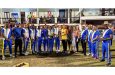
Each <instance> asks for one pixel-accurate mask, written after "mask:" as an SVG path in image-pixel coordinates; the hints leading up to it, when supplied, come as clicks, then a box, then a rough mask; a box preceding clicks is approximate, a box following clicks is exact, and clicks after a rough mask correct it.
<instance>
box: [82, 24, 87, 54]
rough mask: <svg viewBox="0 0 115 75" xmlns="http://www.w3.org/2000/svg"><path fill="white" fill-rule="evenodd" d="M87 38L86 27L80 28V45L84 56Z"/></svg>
mask: <svg viewBox="0 0 115 75" xmlns="http://www.w3.org/2000/svg"><path fill="white" fill-rule="evenodd" d="M87 36H88V30H87V28H86V26H85V25H84V26H82V32H81V44H82V49H83V53H84V55H86V42H87Z"/></svg>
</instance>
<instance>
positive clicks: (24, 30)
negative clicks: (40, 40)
mask: <svg viewBox="0 0 115 75" xmlns="http://www.w3.org/2000/svg"><path fill="white" fill-rule="evenodd" d="M22 36H23V42H24V48H23V53H24V54H25V55H28V54H29V52H27V48H28V43H29V29H28V26H27V25H24V28H22Z"/></svg>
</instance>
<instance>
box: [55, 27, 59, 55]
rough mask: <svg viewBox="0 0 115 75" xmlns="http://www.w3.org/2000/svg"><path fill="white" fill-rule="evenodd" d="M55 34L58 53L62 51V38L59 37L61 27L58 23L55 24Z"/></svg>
mask: <svg viewBox="0 0 115 75" xmlns="http://www.w3.org/2000/svg"><path fill="white" fill-rule="evenodd" d="M54 35H55V48H56V53H58V52H59V51H60V38H59V28H58V26H57V25H55V28H54Z"/></svg>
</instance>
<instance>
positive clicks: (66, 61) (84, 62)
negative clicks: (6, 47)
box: [0, 41, 115, 67]
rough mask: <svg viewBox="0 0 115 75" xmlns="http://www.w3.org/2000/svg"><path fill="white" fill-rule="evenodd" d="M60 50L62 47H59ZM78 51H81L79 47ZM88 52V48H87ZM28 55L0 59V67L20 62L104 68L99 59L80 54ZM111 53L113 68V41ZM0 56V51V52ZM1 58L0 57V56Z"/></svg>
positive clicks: (38, 64) (114, 48)
mask: <svg viewBox="0 0 115 75" xmlns="http://www.w3.org/2000/svg"><path fill="white" fill-rule="evenodd" d="M61 49H62V47H61ZM79 49H80V51H82V49H81V46H80V45H79ZM0 50H1V47H0ZM87 50H88V48H87ZM99 51H100V52H99V53H100V59H101V44H100V50H99ZM29 52H30V55H28V56H18V57H17V58H10V57H9V56H7V57H6V60H1V59H0V66H1V67H12V66H14V65H16V64H19V63H21V62H26V63H29V66H30V67H105V65H106V61H105V62H100V59H94V58H92V57H91V56H84V55H83V54H82V53H81V52H78V53H75V54H68V55H56V54H55V53H52V54H50V55H47V56H46V55H32V54H31V51H30V50H29ZM87 52H88V51H87ZM111 52H112V65H111V66H115V41H113V46H112V47H111ZM7 53H8V52H7ZM0 55H1V51H0ZM0 57H1V56H0Z"/></svg>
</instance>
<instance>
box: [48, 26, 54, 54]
mask: <svg viewBox="0 0 115 75" xmlns="http://www.w3.org/2000/svg"><path fill="white" fill-rule="evenodd" d="M53 45H54V29H53V28H52V27H51V26H49V28H48V52H50V53H51V52H53Z"/></svg>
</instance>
